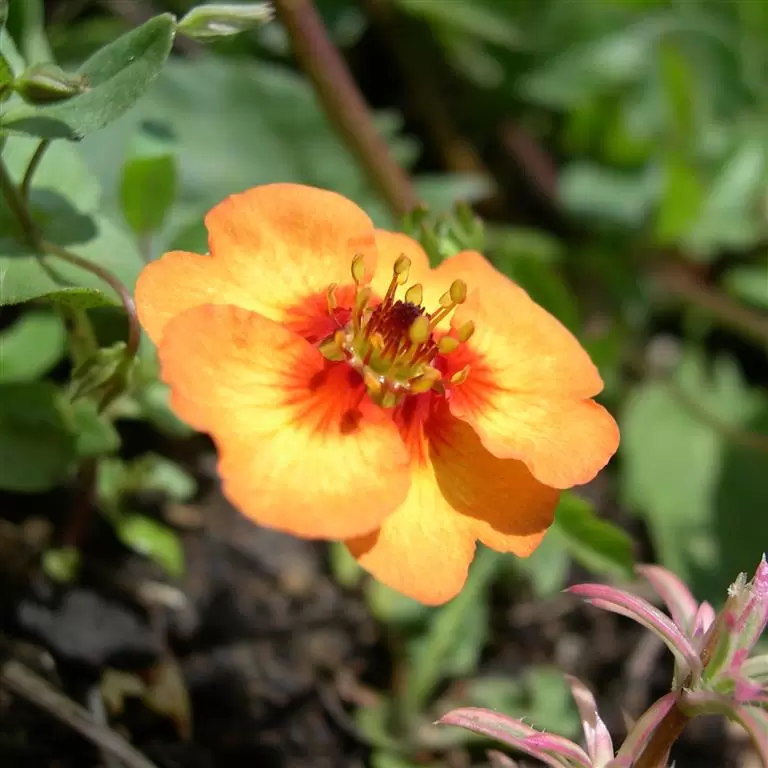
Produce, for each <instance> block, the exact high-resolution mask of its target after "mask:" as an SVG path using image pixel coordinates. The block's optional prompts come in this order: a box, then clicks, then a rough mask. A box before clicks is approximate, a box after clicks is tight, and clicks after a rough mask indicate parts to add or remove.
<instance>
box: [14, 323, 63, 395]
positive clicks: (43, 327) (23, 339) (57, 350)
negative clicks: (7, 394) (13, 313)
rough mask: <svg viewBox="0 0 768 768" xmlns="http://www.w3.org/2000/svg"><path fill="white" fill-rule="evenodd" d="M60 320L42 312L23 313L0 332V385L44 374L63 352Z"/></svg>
mask: <svg viewBox="0 0 768 768" xmlns="http://www.w3.org/2000/svg"><path fill="white" fill-rule="evenodd" d="M66 344H67V333H66V329H65V328H64V323H63V322H62V320H61V318H60V317H59V316H58V315H57V314H55V313H53V312H47V311H44V310H31V311H28V312H25V313H24V314H23V315H22V316H21V317H20V318H19V319H18V320H17V321H16V322H15V323H14V324H13V325H11V326H10V327H9V328H6V329H5V330H4V331H0V383H1V384H7V383H17V382H22V381H33V380H34V379H37V378H40V377H41V376H43V375H44V374H46V373H47V372H48V371H49V370H50V369H51V368H52V367H53V366H54V365H56V363H57V362H58V361H59V360H61V358H62V357H63V355H64V352H65V351H66Z"/></svg>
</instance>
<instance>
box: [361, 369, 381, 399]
mask: <svg viewBox="0 0 768 768" xmlns="http://www.w3.org/2000/svg"><path fill="white" fill-rule="evenodd" d="M363 383H364V384H365V388H366V389H367V390H368V392H369V393H370V394H371V395H378V394H379V393H380V392H381V389H382V387H381V380H380V379H379V377H378V376H376V374H375V373H372V372H371V371H364V372H363Z"/></svg>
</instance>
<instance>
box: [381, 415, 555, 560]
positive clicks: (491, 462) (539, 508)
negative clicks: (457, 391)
mask: <svg viewBox="0 0 768 768" xmlns="http://www.w3.org/2000/svg"><path fill="white" fill-rule="evenodd" d="M428 427H429V430H430V442H429V448H430V459H431V461H432V465H433V467H434V472H435V478H436V480H437V484H438V487H439V488H440V493H441V494H442V496H443V498H444V499H445V500H446V502H447V503H448V504H449V505H450V506H451V507H452V508H453V509H454V510H455V511H456V512H457V513H459V514H461V515H463V516H465V518H466V519H467V520H468V521H469V529H470V530H471V532H472V534H473V535H474V536H475V537H476V538H478V539H479V540H480V541H481V542H482V543H483V544H485V545H486V546H488V547H491V549H495V550H497V551H499V552H513V553H514V554H516V555H518V556H519V557H527V556H528V555H530V554H531V553H532V552H533V551H534V550H535V549H536V547H537V546H538V545H539V543H540V542H541V539H542V538H543V537H544V534H545V533H546V532H547V529H548V528H549V527H550V526H551V525H552V521H553V519H554V513H555V507H556V506H557V502H558V499H559V497H560V492H559V491H557V490H555V489H554V488H550V487H549V486H547V485H544V484H543V483H541V482H539V481H538V480H537V479H536V478H535V477H534V476H533V475H532V474H531V472H530V471H529V470H528V468H527V467H526V466H525V464H524V463H523V462H521V461H516V460H515V459H499V458H497V457H496V456H493V455H492V454H490V453H489V452H488V451H487V450H486V449H485V448H484V447H483V444H482V443H481V442H480V439H479V437H478V436H477V434H476V433H475V432H474V430H473V429H472V428H471V427H470V426H469V425H467V424H466V423H464V422H463V421H460V420H459V419H457V418H455V417H453V416H451V415H450V413H448V412H447V409H442V410H441V411H440V412H438V415H436V416H435V417H434V418H433V419H432V420H431V422H430V423H429V424H428ZM384 524H385V525H386V524H387V523H386V522H385V523H384Z"/></svg>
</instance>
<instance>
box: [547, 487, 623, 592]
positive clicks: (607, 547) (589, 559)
mask: <svg viewBox="0 0 768 768" xmlns="http://www.w3.org/2000/svg"><path fill="white" fill-rule="evenodd" d="M554 528H555V529H557V531H558V533H559V534H561V535H562V539H563V542H564V544H565V547H566V549H567V550H568V551H569V552H570V553H571V555H572V556H573V559H574V560H576V561H577V562H578V563H580V564H581V565H583V566H584V567H585V568H586V569H587V570H589V571H592V572H593V573H595V574H598V575H600V576H613V577H616V578H620V579H631V578H632V577H633V572H634V565H635V563H634V558H633V556H632V538H631V537H630V536H629V534H628V533H626V532H625V531H623V530H621V528H618V527H617V526H615V525H614V524H613V523H609V522H608V521H606V520H601V519H600V518H598V517H597V515H596V514H595V509H594V507H593V506H592V504H590V503H589V502H588V501H586V500H584V499H582V498H579V497H578V496H576V495H575V494H574V493H569V492H568V491H565V492H564V493H563V494H562V496H561V497H560V504H559V505H558V508H557V512H556V513H555V525H554Z"/></svg>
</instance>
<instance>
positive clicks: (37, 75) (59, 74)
mask: <svg viewBox="0 0 768 768" xmlns="http://www.w3.org/2000/svg"><path fill="white" fill-rule="evenodd" d="M13 87H14V90H15V91H16V93H18V94H19V96H21V98H22V99H24V101H26V102H28V103H29V104H51V103H54V102H57V101H66V100H67V99H71V98H72V97H73V96H78V95H80V94H81V93H83V92H85V91H86V90H88V80H87V79H86V78H85V77H84V76H83V75H78V74H75V73H73V72H65V71H64V70H63V69H61V67H57V66H56V65H55V64H50V63H49V64H35V65H33V66H31V67H30V68H29V69H27V70H26V71H25V72H22V73H21V75H19V77H18V78H16V81H15V83H14V85H13Z"/></svg>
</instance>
